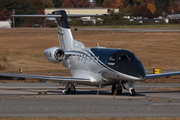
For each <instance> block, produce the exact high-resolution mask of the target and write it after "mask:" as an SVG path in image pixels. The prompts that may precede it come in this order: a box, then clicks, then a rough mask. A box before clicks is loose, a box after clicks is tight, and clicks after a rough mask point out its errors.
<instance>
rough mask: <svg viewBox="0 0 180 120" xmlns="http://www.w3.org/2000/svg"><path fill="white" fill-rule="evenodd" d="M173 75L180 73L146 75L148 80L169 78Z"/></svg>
mask: <svg viewBox="0 0 180 120" xmlns="http://www.w3.org/2000/svg"><path fill="white" fill-rule="evenodd" d="M172 75H180V71H179V72H169V73H161V74H149V75H146V79H148V78H157V77H169V76H172Z"/></svg>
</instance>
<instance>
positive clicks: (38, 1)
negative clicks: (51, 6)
mask: <svg viewBox="0 0 180 120" xmlns="http://www.w3.org/2000/svg"><path fill="white" fill-rule="evenodd" d="M28 1H29V2H30V3H32V4H33V5H34V6H35V7H36V9H43V10H44V9H45V7H44V4H43V1H42V0H27V2H28Z"/></svg>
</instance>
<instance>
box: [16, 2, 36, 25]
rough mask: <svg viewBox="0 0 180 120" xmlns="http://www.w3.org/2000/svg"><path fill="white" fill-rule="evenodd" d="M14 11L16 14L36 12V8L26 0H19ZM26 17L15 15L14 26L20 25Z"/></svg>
mask: <svg viewBox="0 0 180 120" xmlns="http://www.w3.org/2000/svg"><path fill="white" fill-rule="evenodd" d="M15 13H16V15H23V14H37V9H36V7H35V6H34V5H33V4H32V3H30V2H28V1H26V0H21V1H20V3H19V6H18V7H17V8H16V11H15ZM26 19H27V18H25V17H16V18H15V26H16V27H21V26H22V24H23V23H24V22H25V20H26Z"/></svg>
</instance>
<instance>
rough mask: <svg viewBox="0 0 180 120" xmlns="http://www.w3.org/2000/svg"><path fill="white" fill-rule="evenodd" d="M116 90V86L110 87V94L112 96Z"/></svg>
mask: <svg viewBox="0 0 180 120" xmlns="http://www.w3.org/2000/svg"><path fill="white" fill-rule="evenodd" d="M116 89H117V87H116V85H115V84H114V85H112V88H111V92H112V94H113V95H114V92H115V90H116Z"/></svg>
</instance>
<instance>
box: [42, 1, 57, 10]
mask: <svg viewBox="0 0 180 120" xmlns="http://www.w3.org/2000/svg"><path fill="white" fill-rule="evenodd" d="M43 4H44V7H45V8H52V7H54V4H53V2H52V0H43Z"/></svg>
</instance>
